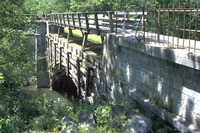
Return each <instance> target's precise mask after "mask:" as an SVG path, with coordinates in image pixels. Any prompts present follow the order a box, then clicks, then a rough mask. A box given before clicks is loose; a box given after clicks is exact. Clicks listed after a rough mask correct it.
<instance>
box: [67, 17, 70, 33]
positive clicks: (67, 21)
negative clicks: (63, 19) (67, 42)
mask: <svg viewBox="0 0 200 133" xmlns="http://www.w3.org/2000/svg"><path fill="white" fill-rule="evenodd" d="M67 23H68V28H69V29H70V21H69V14H67Z"/></svg>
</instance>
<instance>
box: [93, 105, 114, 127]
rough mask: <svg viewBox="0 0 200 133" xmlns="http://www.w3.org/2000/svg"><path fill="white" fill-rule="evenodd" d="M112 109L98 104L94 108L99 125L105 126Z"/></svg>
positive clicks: (109, 118) (110, 116)
mask: <svg viewBox="0 0 200 133" xmlns="http://www.w3.org/2000/svg"><path fill="white" fill-rule="evenodd" d="M111 113H112V110H111V107H110V106H108V105H100V106H99V107H97V109H95V110H94V115H95V117H96V121H97V123H98V125H99V126H105V124H108V123H109V121H110V120H111V118H112V114H111Z"/></svg>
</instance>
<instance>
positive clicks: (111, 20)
mask: <svg viewBox="0 0 200 133" xmlns="http://www.w3.org/2000/svg"><path fill="white" fill-rule="evenodd" d="M112 15H113V12H108V16H109V27H110V32H111V33H112V32H114V26H113V18H112Z"/></svg>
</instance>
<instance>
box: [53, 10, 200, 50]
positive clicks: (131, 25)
mask: <svg viewBox="0 0 200 133" xmlns="http://www.w3.org/2000/svg"><path fill="white" fill-rule="evenodd" d="M199 12H200V10H199V8H198V6H197V7H194V8H192V7H190V8H185V7H184V8H174V7H173V8H169V7H168V8H158V9H149V10H148V11H145V10H142V11H139V12H120V11H115V12H113V11H100V12H84V13H83V12H76V13H57V14H50V20H49V21H50V22H51V23H52V24H53V25H58V26H62V27H68V28H69V30H73V29H78V30H81V31H82V32H83V33H84V38H87V34H90V33H93V34H97V35H101V36H105V34H106V33H116V34H122V35H131V36H133V37H135V38H136V39H137V40H138V41H141V40H143V41H144V42H146V43H149V42H150V43H152V42H153V43H158V44H159V45H160V44H162V46H165V47H170V48H178V49H187V50H188V51H193V52H196V51H200V37H199V35H200V30H199V29H200V22H199ZM83 44H84V43H83Z"/></svg>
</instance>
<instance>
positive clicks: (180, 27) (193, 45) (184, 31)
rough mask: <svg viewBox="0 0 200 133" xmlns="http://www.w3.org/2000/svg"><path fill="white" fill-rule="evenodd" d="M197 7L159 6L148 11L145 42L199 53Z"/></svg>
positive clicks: (199, 26)
mask: <svg viewBox="0 0 200 133" xmlns="http://www.w3.org/2000/svg"><path fill="white" fill-rule="evenodd" d="M199 13H200V10H199V7H198V5H195V6H194V7H193V6H192V5H190V6H189V7H186V5H185V4H184V5H183V6H181V5H180V4H179V5H178V7H176V8H175V5H171V6H169V5H167V8H164V6H163V7H162V8H161V7H160V6H159V7H158V8H157V9H150V10H149V11H148V16H147V24H146V32H147V33H146V34H147V36H146V38H147V39H146V41H148V42H152V41H153V42H157V43H159V44H163V45H164V46H167V47H172V48H181V49H187V50H188V51H193V52H196V51H200V42H199V40H200V37H199V35H200V34H199V33H200V23H199V15H200V14H199Z"/></svg>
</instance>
